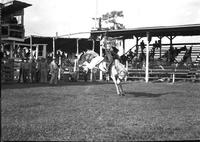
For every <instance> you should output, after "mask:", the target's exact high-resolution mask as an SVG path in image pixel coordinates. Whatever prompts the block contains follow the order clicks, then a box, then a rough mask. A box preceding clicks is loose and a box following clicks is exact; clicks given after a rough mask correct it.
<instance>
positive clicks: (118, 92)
mask: <svg viewBox="0 0 200 142" xmlns="http://www.w3.org/2000/svg"><path fill="white" fill-rule="evenodd" d="M111 78H112V80H113V82H114V84H115V87H116V90H117V94H118V95H121V94H120V91H119V87H118V85H117V80H116V78H115V77H114V76H111Z"/></svg>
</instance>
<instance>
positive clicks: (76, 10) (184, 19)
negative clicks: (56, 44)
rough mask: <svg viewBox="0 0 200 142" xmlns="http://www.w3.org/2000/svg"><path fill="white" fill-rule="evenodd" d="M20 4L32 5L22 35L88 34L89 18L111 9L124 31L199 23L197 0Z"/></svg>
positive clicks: (35, 1)
mask: <svg viewBox="0 0 200 142" xmlns="http://www.w3.org/2000/svg"><path fill="white" fill-rule="evenodd" d="M21 1H24V2H27V3H30V4H32V6H31V7H28V8H26V9H25V30H26V35H30V34H32V35H35V34H37V35H43V36H55V34H56V32H58V35H64V34H69V33H77V32H89V31H90V30H91V28H92V27H94V25H95V24H94V21H93V20H92V17H95V16H96V14H97V15H98V16H101V15H102V14H105V13H107V12H111V11H113V10H117V11H120V10H122V11H123V13H124V18H123V20H122V23H123V24H124V25H125V27H126V28H136V27H151V26H170V25H183V24H196V23H200V0H21ZM96 5H98V6H97V7H96ZM77 36H78V35H77ZM79 36H83V35H79Z"/></svg>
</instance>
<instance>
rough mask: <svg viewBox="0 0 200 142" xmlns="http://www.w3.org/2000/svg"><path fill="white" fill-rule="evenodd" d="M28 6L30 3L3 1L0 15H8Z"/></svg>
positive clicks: (14, 0)
mask: <svg viewBox="0 0 200 142" xmlns="http://www.w3.org/2000/svg"><path fill="white" fill-rule="evenodd" d="M29 6H31V4H28V3H25V2H21V1H17V0H13V1H9V2H7V3H3V8H2V15H9V14H11V13H15V12H17V11H19V10H22V9H24V8H26V7H29Z"/></svg>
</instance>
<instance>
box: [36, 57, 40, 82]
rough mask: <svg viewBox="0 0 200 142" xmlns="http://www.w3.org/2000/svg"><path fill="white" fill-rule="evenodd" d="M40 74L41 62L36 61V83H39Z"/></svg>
mask: <svg viewBox="0 0 200 142" xmlns="http://www.w3.org/2000/svg"><path fill="white" fill-rule="evenodd" d="M40 74H41V60H40V59H37V62H36V82H37V83H39V82H40Z"/></svg>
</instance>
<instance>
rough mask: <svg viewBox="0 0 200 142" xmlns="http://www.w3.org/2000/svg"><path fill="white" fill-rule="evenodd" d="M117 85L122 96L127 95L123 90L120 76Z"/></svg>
mask: <svg viewBox="0 0 200 142" xmlns="http://www.w3.org/2000/svg"><path fill="white" fill-rule="evenodd" d="M117 86H118V88H119V92H120V94H121V95H122V96H125V93H124V90H123V88H122V84H121V80H120V79H119V78H118V79H117Z"/></svg>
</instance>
